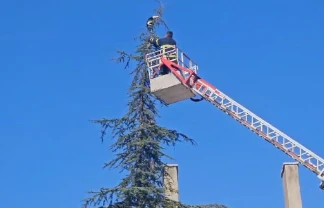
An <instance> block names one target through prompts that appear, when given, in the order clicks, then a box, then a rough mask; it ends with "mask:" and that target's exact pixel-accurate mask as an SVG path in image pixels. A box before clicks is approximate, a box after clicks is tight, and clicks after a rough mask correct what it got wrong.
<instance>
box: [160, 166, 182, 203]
mask: <svg viewBox="0 0 324 208" xmlns="http://www.w3.org/2000/svg"><path fill="white" fill-rule="evenodd" d="M163 181H164V189H165V196H166V197H167V198H169V199H170V200H173V201H177V202H178V201H179V193H178V192H179V187H178V165H177V164H168V165H167V167H165V170H164V177H163Z"/></svg>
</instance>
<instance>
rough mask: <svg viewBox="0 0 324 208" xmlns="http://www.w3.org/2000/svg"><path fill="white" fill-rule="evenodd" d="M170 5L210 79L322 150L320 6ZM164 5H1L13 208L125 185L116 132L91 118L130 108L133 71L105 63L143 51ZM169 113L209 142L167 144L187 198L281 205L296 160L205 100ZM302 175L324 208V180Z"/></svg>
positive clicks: (0, 115)
mask: <svg viewBox="0 0 324 208" xmlns="http://www.w3.org/2000/svg"><path fill="white" fill-rule="evenodd" d="M165 2H166V3H167V4H168V8H167V10H166V13H165V20H166V21H167V22H168V24H169V26H170V27H171V29H172V30H173V31H174V34H175V39H176V40H177V42H178V45H179V47H180V48H182V49H183V50H184V51H186V52H187V54H189V56H191V57H192V58H193V59H194V60H195V61H196V62H198V64H199V67H200V71H199V73H200V75H201V76H202V77H203V78H205V79H206V80H207V81H209V82H210V83H212V84H214V85H215V86H216V87H218V88H219V89H220V90H221V91H223V92H224V93H226V94H228V95H229V96H230V97H232V98H233V99H235V100H236V101H238V102H239V103H241V104H242V105H243V106H245V107H247V108H249V109H250V110H252V111H253V112H254V113H256V114H257V115H259V116H261V117H262V118H264V119H265V120H267V121H268V122H270V123H272V124H273V125H274V126H276V127H277V128H279V129H280V130H282V131H284V132H285V133H286V134H288V135H290V136H292V137H294V138H295V139H296V140H297V141H299V142H300V143H302V144H303V145H305V146H307V147H308V148H309V149H311V150H313V151H314V152H315V153H317V154H318V155H320V156H322V157H323V156H324V148H323V146H324V137H323V135H322V134H321V129H322V128H323V124H322V119H321V118H323V116H324V110H323V108H322V107H321V106H323V105H324V99H323V96H321V95H322V94H323V88H324V82H323V76H324V72H323V68H324V59H323V54H324V39H323V37H324V27H323V19H324V13H323V9H324V3H323V1H320V0H311V1H302V0H294V1H292V0H286V1H280V0H271V1H256V0H246V1H239V0H226V1H225V0H217V1H215V0H205V1H203V3H197V1H196V2H195V3H190V1H176V2H175V1H170V0H169V1H165ZM192 2H193V1H192ZM154 6H155V4H154V1H149V0H145V1H129V2H128V3H127V4H126V3H125V1H103V0H97V1H84V0H79V1H75V0H70V1H63V0H55V1H40V0H30V1H22V0H12V1H3V2H2V3H1V6H0V25H1V30H0V45H1V47H0V57H1V58H0V69H1V70H0V94H1V102H0V109H1V110H0V126H1V131H0V164H1V169H0V196H1V202H2V203H1V204H2V206H3V207H10V208H11V207H12V208H16V207H22V206H27V207H34V208H40V207H44V206H45V207H47V208H58V207H59V208H71V207H80V204H81V203H80V201H81V200H82V199H83V198H84V197H86V196H87V195H86V192H87V191H89V190H96V189H99V188H100V187H101V186H114V185H116V184H117V183H118V182H119V179H120V176H119V173H118V171H110V170H103V169H102V165H103V163H104V162H105V161H107V160H109V159H111V158H112V153H111V152H109V149H108V147H109V145H110V144H111V143H112V141H111V140H106V142H105V143H103V144H102V143H101V142H100V139H99V136H100V135H99V134H100V132H99V130H100V129H99V126H96V125H94V124H92V123H90V122H89V120H90V119H96V118H101V117H118V116H122V115H123V114H124V113H125V112H126V110H127V108H126V102H127V95H126V92H127V88H128V87H129V84H130V80H131V77H130V76H129V75H128V72H129V71H127V70H124V69H123V67H122V65H116V64H115V63H113V62H110V61H109V58H110V57H112V56H114V55H115V53H114V50H115V49H125V50H132V49H133V47H134V46H135V44H136V43H135V42H133V39H132V38H133V37H135V36H136V35H137V34H139V32H140V31H141V29H143V27H144V24H145V21H146V19H147V18H148V17H149V16H150V15H152V8H154ZM161 35H163V34H161ZM160 114H161V115H162V118H161V119H160V124H161V125H164V126H167V127H170V128H175V129H178V130H179V131H181V132H184V133H186V134H187V135H189V136H191V137H193V138H194V139H195V140H196V141H197V142H198V144H199V146H197V147H193V146H190V145H189V144H180V145H179V146H177V147H176V148H175V149H169V150H168V152H169V153H170V154H172V156H173V157H175V158H176V161H174V163H178V164H179V180H180V184H179V185H180V199H181V200H182V201H183V202H186V203H192V204H200V203H212V202H218V203H223V204H226V205H229V206H230V207H231V208H251V207H262V208H274V207H284V201H283V187H282V181H281V178H280V172H281V167H282V163H284V162H291V161H292V159H290V158H289V157H288V156H286V155H285V154H283V153H282V152H280V151H279V150H277V149H276V148H274V147H273V146H271V145H270V144H268V143H267V142H265V141H263V140H262V139H261V138H260V137H258V136H256V135H255V134H253V133H251V132H250V131H249V130H247V129H246V128H245V127H243V126H241V125H240V124H238V123H237V122H236V121H234V120H233V119H231V118H230V117H228V116H227V115H225V114H224V113H222V112H221V111H219V110H218V109H216V108H215V107H213V106H212V105H211V104H209V103H207V102H200V103H193V102H191V101H184V102H181V103H177V104H174V105H171V106H169V107H168V108H162V109H160ZM197 178H198V179H197ZM300 183H301V188H302V197H303V204H304V207H320V206H322V204H323V202H324V201H323V194H324V193H323V191H321V190H320V189H319V188H318V184H319V180H318V179H317V177H316V175H314V174H313V173H311V172H310V171H308V170H307V169H305V168H304V167H300Z"/></svg>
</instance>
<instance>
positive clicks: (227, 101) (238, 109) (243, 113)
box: [161, 57, 324, 190]
mask: <svg viewBox="0 0 324 208" xmlns="http://www.w3.org/2000/svg"><path fill="white" fill-rule="evenodd" d="M161 62H162V64H164V65H165V66H167V67H168V68H169V69H170V70H171V71H172V73H173V74H174V75H175V76H176V77H177V78H178V79H179V80H180V81H181V82H182V84H183V85H185V86H186V87H188V88H189V89H191V91H192V92H193V93H194V94H196V95H200V96H201V97H203V98H204V99H205V100H206V101H208V102H210V103H212V104H213V105H215V106H216V107H217V108H219V109H220V110H222V111H223V112H225V113H226V114H228V115H229V116H231V117H232V118H234V119H235V120H236V121H238V122H240V123H241V124H243V125H244V126H245V127H247V128H248V129H250V130H251V131H253V132H254V133H256V134H257V135H259V136H260V137H262V138H263V139H265V140H266V141H267V142H269V143H271V144H272V145H274V146H275V147H276V148H278V149H280V150H281V151H283V152H284V153H285V154H287V155H289V156H290V157H292V158H293V159H294V160H296V161H298V162H299V163H300V164H301V165H303V166H305V167H306V168H308V169H309V170H310V171H312V172H313V173H315V174H316V175H317V176H318V178H319V179H321V185H320V188H321V189H323V190H324V159H323V158H321V157H319V156H318V155H316V154H315V153H313V152H312V151H310V150H309V149H307V148H306V147H304V146H303V145H301V144H299V143H298V142H297V141H295V140H294V139H292V138H291V137H289V136H287V135H286V134H285V133H283V132H282V131H280V130H278V129H277V128H275V127H274V126H272V125H271V124H269V123H268V122H266V121H265V120H263V119H262V118H260V117H259V116H257V115H255V114H254V113H252V112H251V111H249V110H248V109H247V108H245V107H243V106H242V105H240V104H239V103H237V102H236V101H234V100H233V99H232V98H230V97H229V96H227V95H226V94H224V93H223V92H221V91H220V90H218V89H217V88H216V87H214V86H213V85H211V84H209V83H208V82H207V81H205V80H203V79H201V78H200V77H199V76H198V75H197V74H196V72H195V71H194V70H190V69H188V68H186V67H184V66H181V65H180V64H179V65H178V64H175V63H173V62H171V61H169V60H167V59H166V58H164V57H161ZM179 71H180V73H179ZM183 73H187V78H185V77H184V76H182V75H181V74H183Z"/></svg>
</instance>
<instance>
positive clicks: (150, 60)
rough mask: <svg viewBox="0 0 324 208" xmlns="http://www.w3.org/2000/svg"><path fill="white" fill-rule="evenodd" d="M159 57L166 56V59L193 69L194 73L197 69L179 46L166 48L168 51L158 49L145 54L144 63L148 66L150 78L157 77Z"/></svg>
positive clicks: (159, 63)
mask: <svg viewBox="0 0 324 208" xmlns="http://www.w3.org/2000/svg"><path fill="white" fill-rule="evenodd" d="M161 57H166V58H167V59H168V60H170V61H172V62H174V63H176V64H178V65H180V66H182V67H185V68H188V69H190V70H193V71H194V72H195V73H197V71H198V65H197V64H196V63H195V62H194V61H192V60H191V59H190V57H189V56H187V55H186V54H185V53H184V52H183V51H181V50H180V49H179V48H177V47H174V48H172V49H171V48H168V51H166V50H163V49H160V50H157V51H154V52H151V53H148V54H146V57H145V59H146V64H147V66H148V68H149V76H150V79H154V78H155V77H157V74H158V71H159V70H160V66H161V63H162V62H161Z"/></svg>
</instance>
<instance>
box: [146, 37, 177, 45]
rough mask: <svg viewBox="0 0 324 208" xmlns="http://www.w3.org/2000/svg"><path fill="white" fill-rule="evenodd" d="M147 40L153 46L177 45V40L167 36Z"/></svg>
mask: <svg viewBox="0 0 324 208" xmlns="http://www.w3.org/2000/svg"><path fill="white" fill-rule="evenodd" d="M149 42H150V43H152V44H153V45H154V46H155V47H159V46H164V45H170V46H175V45H177V42H176V41H175V40H173V39H172V38H169V37H167V38H150V40H149Z"/></svg>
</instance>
